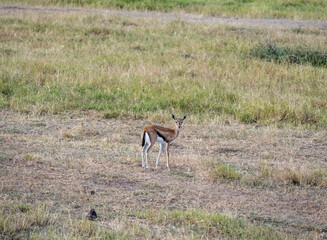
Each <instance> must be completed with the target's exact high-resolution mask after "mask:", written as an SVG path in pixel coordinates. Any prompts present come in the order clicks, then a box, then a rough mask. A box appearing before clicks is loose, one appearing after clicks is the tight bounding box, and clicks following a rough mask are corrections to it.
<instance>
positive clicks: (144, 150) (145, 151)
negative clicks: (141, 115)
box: [142, 132, 153, 168]
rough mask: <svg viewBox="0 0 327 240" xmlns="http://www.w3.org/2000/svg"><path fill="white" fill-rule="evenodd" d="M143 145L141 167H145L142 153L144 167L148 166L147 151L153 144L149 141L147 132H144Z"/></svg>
mask: <svg viewBox="0 0 327 240" xmlns="http://www.w3.org/2000/svg"><path fill="white" fill-rule="evenodd" d="M144 138H145V139H144V140H145V141H144V142H145V143H144V147H143V151H142V167H143V168H145V164H144V154H145V161H146V168H149V161H148V153H149V151H150V149H151V148H152V146H153V144H152V143H151V140H150V137H149V134H148V133H147V132H145V133H144Z"/></svg>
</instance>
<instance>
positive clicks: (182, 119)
mask: <svg viewBox="0 0 327 240" xmlns="http://www.w3.org/2000/svg"><path fill="white" fill-rule="evenodd" d="M171 117H172V118H173V119H174V120H175V123H176V127H177V129H178V131H180V130H181V128H182V124H183V121H184V119H185V118H187V115H185V116H184V117H183V118H176V117H175V115H174V114H172V115H171Z"/></svg>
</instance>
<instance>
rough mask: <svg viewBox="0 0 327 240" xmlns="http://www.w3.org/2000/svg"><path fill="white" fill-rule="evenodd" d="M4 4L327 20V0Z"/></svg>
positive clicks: (40, 0)
mask: <svg viewBox="0 0 327 240" xmlns="http://www.w3.org/2000/svg"><path fill="white" fill-rule="evenodd" d="M0 3H5V4H6V3H7V4H27V5H34V6H40V5H43V6H65V7H67V6H69V7H96V8H115V9H127V10H135V9H137V10H147V11H148V10H150V11H162V12H175V13H176V12H188V13H195V14H201V15H206V16H238V17H247V18H293V19H326V14H325V13H326V10H327V3H326V1H324V0H306V1H297V0H247V1H229V0H220V1H212V0H192V1H190V0H165V1H151V0H139V1H130V0H111V1H106V0H79V1H70V0H69V1H67V0H46V1H45V0H0Z"/></svg>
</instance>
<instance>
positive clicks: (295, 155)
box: [0, 110, 327, 238]
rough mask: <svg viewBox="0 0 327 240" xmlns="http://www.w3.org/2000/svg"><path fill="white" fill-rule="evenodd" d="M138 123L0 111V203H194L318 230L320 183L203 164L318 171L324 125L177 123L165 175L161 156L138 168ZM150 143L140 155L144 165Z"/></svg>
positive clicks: (323, 161)
mask: <svg viewBox="0 0 327 240" xmlns="http://www.w3.org/2000/svg"><path fill="white" fill-rule="evenodd" d="M146 124H147V122H144V121H140V120H137V121H134V120H117V119H103V118H101V117H99V115H98V114H94V113H87V114H85V116H82V117H81V116H74V115H64V116H59V115H58V116H29V115H22V114H18V113H13V112H11V111H8V110H1V111H0V182H1V185H0V192H1V194H0V202H1V201H4V202H8V201H11V202H24V203H35V202H42V201H51V202H52V203H53V204H54V206H55V207H56V208H58V209H67V208H68V209H70V210H71V211H73V212H75V213H76V214H81V213H82V214H83V213H85V214H86V213H87V212H88V211H89V209H91V208H92V207H94V206H96V207H97V209H96V210H97V213H98V214H99V215H101V214H103V212H101V211H105V209H110V210H111V211H113V212H121V211H128V210H130V211H136V210H143V209H204V210H209V211H219V212H220V213H223V214H227V215H231V216H233V217H241V218H247V219H249V220H250V221H255V222H260V223H264V224H269V225H274V226H277V227H278V228H282V229H286V230H287V231H292V232H293V231H295V232H300V233H301V232H302V233H303V232H307V231H314V232H317V234H318V235H319V236H320V237H321V238H323V237H324V236H326V235H324V234H325V233H324V231H326V229H327V200H326V199H327V198H326V197H327V189H326V188H324V187H315V186H296V185H292V184H287V183H282V182H274V181H272V182H270V183H269V184H268V185H264V184H263V185H258V186H255V185H251V184H247V183H245V182H244V181H241V180H224V179H222V180H216V181H215V180H212V178H210V177H209V175H208V172H210V166H208V163H209V162H213V161H217V160H219V161H220V162H222V163H225V164H227V165H229V166H233V167H234V168H235V169H237V170H238V172H239V173H240V175H241V176H242V178H244V179H246V178H248V179H251V178H253V177H255V176H258V174H259V173H260V171H261V170H260V166H261V165H262V163H263V162H266V163H267V164H268V165H270V166H274V167H280V168H281V169H283V168H284V167H289V166H292V167H295V168H297V167H304V168H306V169H313V170H315V169H324V170H326V168H327V144H326V142H327V141H326V140H327V133H326V131H309V130H299V129H278V128H274V127H264V126H253V125H192V124H188V123H187V121H185V126H184V129H183V131H182V133H181V136H180V138H179V139H178V140H177V141H176V143H174V144H173V146H172V147H171V163H170V165H171V171H170V172H169V171H167V170H166V168H165V156H164V154H163V155H162V157H161V162H160V164H159V165H160V167H159V169H158V170H151V171H143V170H142V167H141V147H140V133H141V131H142V128H143V127H144V126H145V125H146ZM159 124H160V123H159ZM164 125H166V126H169V124H164ZM158 147H159V145H157V146H155V147H154V148H153V152H152V153H151V154H150V165H151V166H152V167H154V166H155V158H156V156H157V153H158ZM99 208H100V209H99ZM100 219H101V218H100Z"/></svg>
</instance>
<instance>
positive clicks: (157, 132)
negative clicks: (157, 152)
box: [157, 131, 167, 142]
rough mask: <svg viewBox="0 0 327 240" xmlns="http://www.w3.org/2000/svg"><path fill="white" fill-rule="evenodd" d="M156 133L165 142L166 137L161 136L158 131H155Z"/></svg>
mask: <svg viewBox="0 0 327 240" xmlns="http://www.w3.org/2000/svg"><path fill="white" fill-rule="evenodd" d="M157 134H158V136H159V137H161V138H162V139H163V140H164V141H165V142H167V141H166V138H165V137H164V136H162V134H161V133H160V132H158V131H157Z"/></svg>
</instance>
